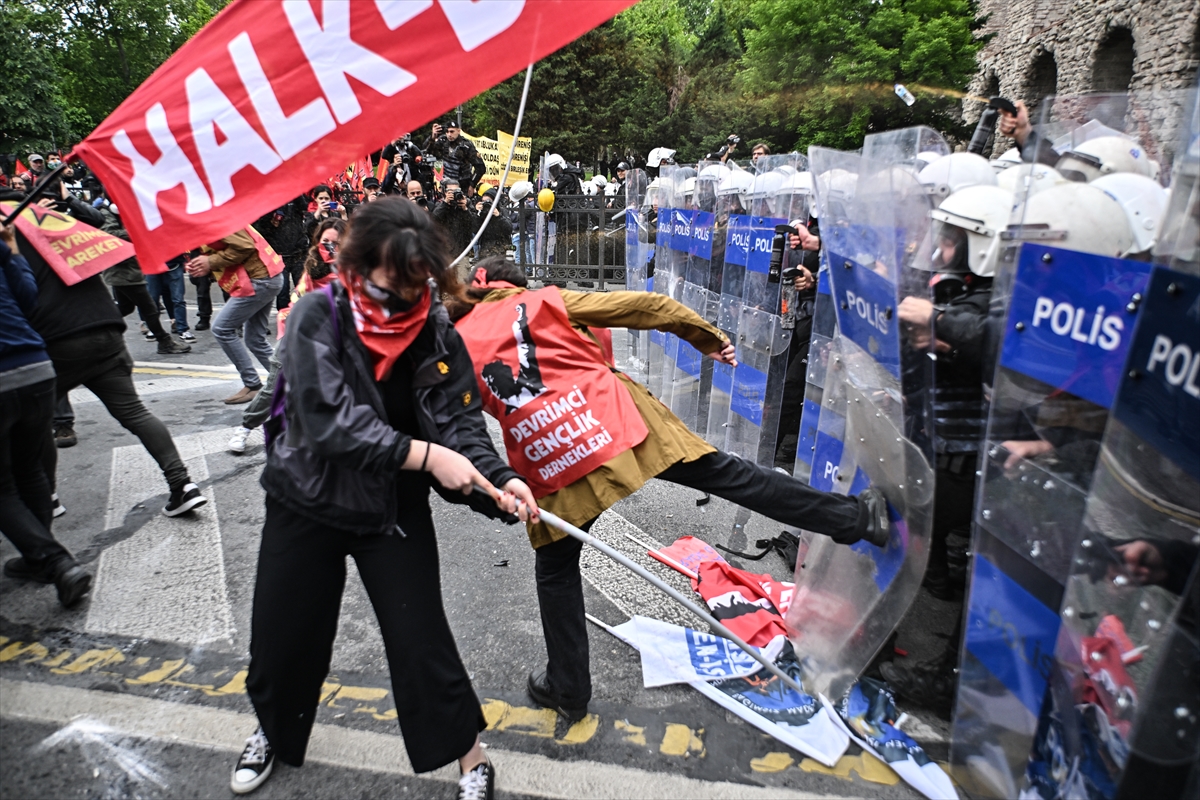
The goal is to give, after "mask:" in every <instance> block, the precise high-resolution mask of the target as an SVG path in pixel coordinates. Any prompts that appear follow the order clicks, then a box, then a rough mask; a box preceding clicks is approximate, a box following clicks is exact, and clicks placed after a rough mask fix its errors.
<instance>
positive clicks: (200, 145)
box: [184, 67, 283, 206]
mask: <svg viewBox="0 0 1200 800" xmlns="http://www.w3.org/2000/svg"><path fill="white" fill-rule="evenodd" d="M184 86H185V87H186V91H187V99H188V119H189V121H190V122H191V124H192V135H193V136H194V137H195V139H196V150H197V151H199V153H200V163H201V164H203V165H204V172H205V173H206V174H207V175H208V186H209V189H211V190H212V202H213V205H215V206H219V205H223V204H224V203H226V202H228V201H229V200H232V199H233V182H232V178H233V174H234V173H235V172H237V171H238V170H240V169H242V168H243V167H248V166H249V167H254V168H255V169H256V170H258V171H259V172H260V173H261V174H263V175H266V174H267V173H268V172H270V171H271V170H273V169H275V168H276V167H278V166H279V165H280V164H282V163H283V159H281V158H280V157H279V154H278V153H276V152H275V151H274V150H272V149H271V146H270V145H269V144H267V143H266V142H264V141H263V139H262V137H261V136H259V135H258V133H257V132H256V131H255V130H254V129H253V128H251V127H250V123H249V122H246V118H245V117H243V116H242V115H241V113H239V112H238V110H237V108H236V107H235V106H234V105H233V103H232V102H230V100H229V98H228V97H226V96H225V93H224V92H222V91H221V89H220V88H219V87H218V86H217V84H216V83H215V82H214V81H213V79H212V77H211V76H210V75H209V74H208V70H206V69H204V68H203V67H201V68H200V69H198V70H196V71H195V72H193V73H192V74H191V75H188V76H187V80H186V81H184ZM218 127H219V128H220V129H221V133H222V134H224V135H225V141H224V142H222V143H220V144H218V143H217V131H216V129H217V128H218Z"/></svg>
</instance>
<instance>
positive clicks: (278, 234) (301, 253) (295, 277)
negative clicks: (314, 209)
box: [254, 197, 310, 309]
mask: <svg viewBox="0 0 1200 800" xmlns="http://www.w3.org/2000/svg"><path fill="white" fill-rule="evenodd" d="M307 208H308V199H307V198H305V197H297V198H296V199H295V200H291V201H289V202H287V203H284V204H283V205H282V206H280V207H279V208H277V209H275V210H274V211H268V212H267V213H266V214H263V215H262V216H261V217H259V218H258V221H257V222H255V223H254V230H256V231H258V233H259V235H260V236H262V237H263V238H264V239H266V240H267V244H269V245H271V249H272V250H274V251H275V252H276V253H278V254H279V257H280V258H282V259H283V266H284V270H283V288H282V289H280V290H279V295H278V296H277V297H276V298H275V308H276V309H283V308H287V307H288V305H289V304H290V303H291V302H292V297H291V292H292V287H293V286H295V285H296V282H297V281H299V280H300V276H301V275H303V274H304V257H305V255H306V254H307V253H308V246H309V244H310V242H309V241H308V237H307V236H306V235H305V232H304V212H305V210H306V209H307Z"/></svg>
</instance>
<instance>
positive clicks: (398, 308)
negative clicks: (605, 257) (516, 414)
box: [231, 198, 537, 798]
mask: <svg viewBox="0 0 1200 800" xmlns="http://www.w3.org/2000/svg"><path fill="white" fill-rule="evenodd" d="M449 264H450V258H449V255H448V253H447V249H446V243H445V240H444V238H443V237H442V235H441V233H440V231H439V230H438V228H437V226H436V225H435V224H434V222H433V220H432V219H430V217H429V216H428V215H427V214H425V213H424V212H423V211H422V210H421V209H420V208H418V207H417V206H416V205H414V204H412V203H410V202H408V201H407V200H404V199H403V198H384V199H382V200H378V201H376V202H374V203H369V204H364V206H363V207H362V208H360V209H359V210H358V211H357V212H356V213H355V215H354V217H353V219H352V220H351V221H350V226H349V228H348V230H347V232H346V235H345V238H344V239H342V243H341V247H340V248H339V249H338V273H339V282H338V283H337V284H332V285H330V286H326V287H325V288H324V289H321V290H320V291H315V292H310V293H308V294H307V295H305V296H304V297H302V298H300V300H299V302H297V303H296V306H295V308H294V309H293V310H292V312H291V314H290V315H289V317H288V333H287V337H286V338H285V339H284V344H283V348H282V352H281V354H280V360H281V361H282V363H283V370H282V373H281V376H280V380H282V381H284V383H285V385H286V398H287V402H286V408H285V409H283V413H282V414H281V415H278V416H273V417H272V418H271V419H270V420H269V421H268V422H267V425H266V428H267V431H268V433H270V435H271V438H270V443H269V445H268V446H267V464H266V468H265V469H264V471H263V475H262V484H263V487H264V488H265V489H266V521H265V522H264V524H263V532H262V544H261V548H260V550H259V556H258V576H257V582H256V584H255V590H254V605H253V610H252V615H251V641H250V659H251V660H250V668H249V674H248V676H247V678H246V690H247V693H248V694H249V696H250V700H251V702H252V703H253V704H254V709H255V711H256V712H257V714H258V720H259V723H260V727H259V728H258V730H257V731H256V732H255V733H254V734H253V735H252V736H251V737H250V738H249V739H248V740H247V741H246V748H245V750H244V752H243V753H242V755H241V757H240V758H239V759H238V762H237V764H236V766H235V767H234V769H233V775H232V777H231V784H232V789H233V791H234V792H236V793H239V794H244V793H246V792H250V791H253V790H254V789H256V788H258V786H260V785H261V784H262V783H263V782H264V781H265V780H266V779H267V778H268V777H269V776H270V774H271V771H272V767H273V764H274V760H275V759H276V758H278V759H279V760H281V761H283V762H285V763H288V764H292V765H296V766H299V765H301V764H303V762H304V756H305V750H306V749H307V746H308V738H309V734H310V732H311V731H312V725H313V721H314V718H315V716H316V711H317V702H318V699H319V697H320V693H321V684H322V682H323V681H324V680H325V678H326V676H327V675H328V673H329V664H330V658H331V655H332V649H333V640H334V637H335V636H336V634H337V627H338V611H339V607H340V604H341V598H342V592H343V589H344V587H345V581H346V556H347V555H350V556H353V557H354V559H355V562H356V563H357V565H358V572H359V575H360V576H361V577H362V581H363V584H364V585H365V586H366V588H367V594H368V595H369V596H370V598H371V603H372V606H373V607H374V609H375V616H376V618H377V619H378V621H379V626H380V630H381V633H382V634H383V641H384V646H385V648H386V651H387V657H388V666H389V668H390V670H391V673H392V688H393V691H394V693H395V700H396V712H397V715H398V721H399V723H400V728H401V731H402V732H403V735H404V746H405V748H406V749H407V751H408V756H409V759H410V761H411V763H412V767H413V769H414V770H415V771H416V772H428V771H430V770H434V769H438V768H439V767H441V766H443V765H445V764H448V763H450V762H452V761H455V760H457V761H458V764H459V768H460V770H461V772H462V777H461V779H460V781H459V797H460V798H483V797H487V798H491V797H492V790H493V785H494V782H495V771H494V769H493V768H492V765H491V764H490V763H489V762H488V760H487V756H486V755H485V754H484V752H483V749H482V747H481V745H480V742H479V732H480V731H482V730H483V729H484V728H485V727H486V726H487V722H486V720H485V719H484V716H483V711H482V708H481V707H480V704H479V698H478V697H477V696H476V694H475V692H474V690H473V689H472V688H471V679H470V676H468V674H467V671H466V668H465V667H464V666H463V663H462V659H461V658H460V656H459V653H458V648H457V647H456V645H455V642H454V636H453V634H452V633H451V631H450V626H449V624H448V622H447V620H446V613H445V610H444V608H443V606H442V588H441V580H440V576H439V568H438V543H437V536H436V533H435V531H434V526H433V517H432V513H431V511H430V507H429V491H430V489H434V490H436V491H437V492H438V493H439V494H440V495H442V497H443V498H444V499H446V500H448V501H451V502H458V503H465V504H467V505H470V506H471V507H472V508H474V509H475V510H477V511H479V512H480V513H483V514H485V515H488V516H490V517H501V518H505V519H506V520H508V521H512V522H516V520H517V518H516V517H514V516H512V515H513V513H514V512H515V511H517V510H518V509H517V501H518V500H520V501H521V503H522V504H524V505H523V507H522V509H521V511H520V513H521V515H522V517H528V516H529V515H530V514H532V515H533V516H534V518H536V514H537V505H536V503H535V502H534V498H533V495H532V493H531V492H530V490H529V487H528V486H527V485H526V484H525V482H524V481H522V480H521V479H520V477H519V476H518V475H517V473H516V472H515V471H513V470H512V469H511V468H510V467H509V466H508V465H507V464H505V462H504V461H503V460H502V459H501V458H500V456H499V455H497V453H496V450H495V448H494V447H493V445H492V440H491V436H490V435H489V434H488V430H487V426H486V424H485V423H484V420H483V414H482V410H483V406H482V403H481V400H480V393H479V387H478V385H477V384H476V382H475V371H474V369H473V368H472V366H471V358H470V355H469V354H468V353H467V350H466V347H465V346H464V345H463V341H462V339H461V338H460V337H459V335H458V334H457V332H456V331H455V329H454V327H453V326H452V325H451V324H450V320H449V317H448V316H447V314H446V311H445V309H444V307H443V306H442V303H441V300H440V295H441V294H442V293H445V294H450V295H453V294H456V293H458V292H460V291H461V286H460V284H459V283H458V280H457V278H456V276H455V272H454V270H452V269H450V266H449ZM476 486H478V487H480V488H483V489H486V490H488V491H490V492H493V493H495V494H496V496H497V498H498V499H497V500H492V499H491V498H490V497H487V496H484V495H481V494H479V493H476V492H474V491H473V488H474V487H476ZM497 486H499V487H501V488H502V489H503V490H504V493H503V494H501V493H500V492H499V491H497V489H496V487H497Z"/></svg>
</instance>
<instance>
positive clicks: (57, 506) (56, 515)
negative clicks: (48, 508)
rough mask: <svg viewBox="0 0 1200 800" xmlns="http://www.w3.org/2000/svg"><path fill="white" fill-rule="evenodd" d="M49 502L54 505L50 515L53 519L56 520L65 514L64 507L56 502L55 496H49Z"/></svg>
mask: <svg viewBox="0 0 1200 800" xmlns="http://www.w3.org/2000/svg"><path fill="white" fill-rule="evenodd" d="M50 502H51V503H53V504H54V510H53V511H52V512H51V513H52V514H53V515H54V518H55V519H58V518H59V517H61V516H62V515H63V514H65V513H67V509H66V507H64V506H63V504H62V503H60V502H58V495H57V494H52V495H50Z"/></svg>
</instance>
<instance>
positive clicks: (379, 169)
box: [375, 156, 388, 183]
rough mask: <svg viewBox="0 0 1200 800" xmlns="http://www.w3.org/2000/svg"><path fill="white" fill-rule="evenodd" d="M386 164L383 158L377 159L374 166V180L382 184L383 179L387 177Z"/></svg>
mask: <svg viewBox="0 0 1200 800" xmlns="http://www.w3.org/2000/svg"><path fill="white" fill-rule="evenodd" d="M387 171H388V162H386V161H384V160H383V156H380V157H379V163H378V164H376V165H375V180H377V181H379V182H380V183H383V179H384V178H386V177H387Z"/></svg>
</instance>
